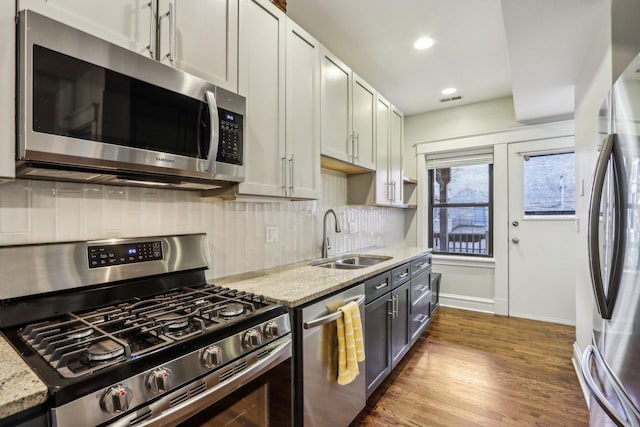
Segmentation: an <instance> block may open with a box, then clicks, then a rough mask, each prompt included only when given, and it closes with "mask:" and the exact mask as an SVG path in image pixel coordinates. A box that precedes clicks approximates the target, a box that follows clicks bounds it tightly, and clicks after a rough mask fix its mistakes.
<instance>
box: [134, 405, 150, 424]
mask: <svg viewBox="0 0 640 427" xmlns="http://www.w3.org/2000/svg"><path fill="white" fill-rule="evenodd" d="M145 409H146V410H147V412H145V413H143V414H142V415H139V416H138V417H137V418H134V419H132V420H131V421H129V425H130V426H133V425H136V424H138V423H141V422H142V421H144V420H146V419H148V418H150V417H151V415H152V414H153V412H151V409H149V408H145Z"/></svg>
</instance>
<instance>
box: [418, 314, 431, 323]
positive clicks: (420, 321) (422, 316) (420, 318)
mask: <svg viewBox="0 0 640 427" xmlns="http://www.w3.org/2000/svg"><path fill="white" fill-rule="evenodd" d="M428 318H429V316H425V315H424V314H419V315H417V316H416V322H418V323H423V322H424V321H425V320H427V319H428Z"/></svg>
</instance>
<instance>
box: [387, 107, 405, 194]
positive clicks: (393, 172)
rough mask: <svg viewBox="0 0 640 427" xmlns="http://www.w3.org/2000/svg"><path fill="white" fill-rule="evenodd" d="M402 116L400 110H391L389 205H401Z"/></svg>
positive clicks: (393, 108)
mask: <svg viewBox="0 0 640 427" xmlns="http://www.w3.org/2000/svg"><path fill="white" fill-rule="evenodd" d="M403 121H404V116H403V114H402V112H401V111H400V110H398V109H397V108H395V107H393V106H392V108H391V120H390V123H391V127H390V130H389V134H390V142H389V181H390V182H391V204H392V205H403V204H404V197H403V188H404V187H403V182H402V143H403V142H402V138H403V134H402V126H403Z"/></svg>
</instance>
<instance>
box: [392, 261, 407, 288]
mask: <svg viewBox="0 0 640 427" xmlns="http://www.w3.org/2000/svg"><path fill="white" fill-rule="evenodd" d="M410 278H411V263H406V264H404V265H401V266H400V267H396V268H394V269H393V270H391V282H392V285H391V287H392V288H393V289H395V288H397V287H398V286H400V285H402V284H403V283H405V282H406V281H407V280H409V279H410Z"/></svg>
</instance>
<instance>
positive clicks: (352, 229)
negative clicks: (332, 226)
mask: <svg viewBox="0 0 640 427" xmlns="http://www.w3.org/2000/svg"><path fill="white" fill-rule="evenodd" d="M357 232H358V226H357V225H356V223H355V222H353V221H351V222H349V234H354V233H357Z"/></svg>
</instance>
